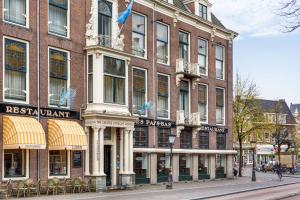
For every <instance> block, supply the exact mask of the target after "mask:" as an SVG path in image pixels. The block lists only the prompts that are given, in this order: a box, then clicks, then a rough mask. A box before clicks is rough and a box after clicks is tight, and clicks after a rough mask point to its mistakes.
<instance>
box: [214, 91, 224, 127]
mask: <svg viewBox="0 0 300 200" xmlns="http://www.w3.org/2000/svg"><path fill="white" fill-rule="evenodd" d="M216 89H221V90H223V95H224V96H223V101H224V102H223V104H224V112H223V119H224V120H223V124H217V122H216V125H219V126H225V124H226V114H225V113H226V93H225V88H222V87H216ZM215 96H216V98H217V92H216V95H215ZM216 110H217V109H216ZM215 115H216V114H215Z"/></svg>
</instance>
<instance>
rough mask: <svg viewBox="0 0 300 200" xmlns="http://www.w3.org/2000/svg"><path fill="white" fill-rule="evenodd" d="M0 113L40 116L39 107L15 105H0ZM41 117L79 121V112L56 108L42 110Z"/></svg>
mask: <svg viewBox="0 0 300 200" xmlns="http://www.w3.org/2000/svg"><path fill="white" fill-rule="evenodd" d="M0 113H5V114H14V115H27V116H34V117H37V116H38V109H37V107H32V106H24V105H14V104H0ZM40 116H41V117H49V118H64V119H79V117H80V115H79V112H76V111H72V110H62V109H56V108H40Z"/></svg>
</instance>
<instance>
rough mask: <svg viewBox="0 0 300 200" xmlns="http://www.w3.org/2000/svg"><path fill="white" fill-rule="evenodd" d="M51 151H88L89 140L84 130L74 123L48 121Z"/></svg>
mask: <svg viewBox="0 0 300 200" xmlns="http://www.w3.org/2000/svg"><path fill="white" fill-rule="evenodd" d="M48 142H49V145H48V148H49V150H62V149H67V150H86V149H87V138H86V135H85V132H84V130H83V128H82V127H81V126H80V124H78V123H77V122H74V121H67V120H53V119H49V120H48Z"/></svg>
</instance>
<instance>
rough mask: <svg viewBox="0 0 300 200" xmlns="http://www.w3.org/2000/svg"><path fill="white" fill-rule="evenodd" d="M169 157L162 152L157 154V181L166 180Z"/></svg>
mask: <svg viewBox="0 0 300 200" xmlns="http://www.w3.org/2000/svg"><path fill="white" fill-rule="evenodd" d="M169 167H170V158H169V156H168V155H166V154H164V153H162V154H157V182H166V181H168V175H169V171H170V169H169Z"/></svg>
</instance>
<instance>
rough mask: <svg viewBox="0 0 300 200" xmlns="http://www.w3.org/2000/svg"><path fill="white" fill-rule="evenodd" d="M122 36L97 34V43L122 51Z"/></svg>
mask: <svg viewBox="0 0 300 200" xmlns="http://www.w3.org/2000/svg"><path fill="white" fill-rule="evenodd" d="M123 39H124V37H123V36H122V35H121V36H120V37H112V36H111V35H98V45H100V46H102V47H108V48H113V49H117V50H120V51H123V49H124V42H123Z"/></svg>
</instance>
